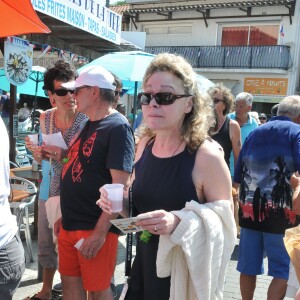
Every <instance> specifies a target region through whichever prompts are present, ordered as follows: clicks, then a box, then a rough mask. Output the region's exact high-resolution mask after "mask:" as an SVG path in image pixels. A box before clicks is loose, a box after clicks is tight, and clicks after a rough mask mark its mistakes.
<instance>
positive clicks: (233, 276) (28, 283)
mask: <svg viewBox="0 0 300 300" xmlns="http://www.w3.org/2000/svg"><path fill="white" fill-rule="evenodd" d="M33 246H34V252H35V253H36V251H37V242H36V240H34V241H33ZM24 247H26V246H25V243H24ZM125 249H126V248H125V237H120V238H119V252H118V263H117V267H116V271H115V283H116V286H117V290H118V292H119V294H120V292H121V290H122V286H123V283H124V280H125V278H124V255H125ZM237 253H238V244H237V245H236V247H235V250H234V252H233V255H232V258H231V261H230V264H229V268H228V271H227V276H226V283H225V290H224V299H225V300H229V299H242V298H241V294H240V289H239V273H238V272H237V271H236V264H237ZM266 264H267V262H265V269H267V265H266ZM54 281H55V283H57V282H59V274H58V273H56V275H55V280H54ZM269 282H270V278H269V277H268V276H259V278H258V283H257V288H256V292H255V298H254V299H255V300H263V299H267V297H266V295H267V288H268V285H269ZM40 288H41V283H40V282H38V281H37V260H36V259H35V261H34V263H27V264H26V271H25V273H24V275H23V278H22V282H21V284H20V287H19V288H18V290H17V292H16V294H15V295H14V297H13V300H22V299H24V298H25V297H26V296H29V295H33V294H35V293H36V292H37V291H38V290H39V289H40ZM285 299H290V298H285ZM153 300H155V299H153ZM183 300H184V299H183Z"/></svg>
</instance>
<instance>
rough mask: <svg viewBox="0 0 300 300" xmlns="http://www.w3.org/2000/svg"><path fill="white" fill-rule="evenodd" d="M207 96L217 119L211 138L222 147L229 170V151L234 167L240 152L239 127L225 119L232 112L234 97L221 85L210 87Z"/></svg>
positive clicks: (234, 122)
mask: <svg viewBox="0 0 300 300" xmlns="http://www.w3.org/2000/svg"><path fill="white" fill-rule="evenodd" d="M208 94H209V95H210V97H211V98H212V100H213V102H214V106H215V112H216V114H217V118H218V127H217V128H215V133H214V134H213V135H212V138H213V139H214V140H215V141H217V142H218V143H219V144H220V145H221V146H222V148H223V151H224V158H225V161H226V163H227V165H228V168H230V164H229V159H230V154H231V151H233V157H234V165H235V164H236V162H237V159H238V157H239V154H240V151H241V130H240V126H239V124H238V123H237V122H236V121H234V120H230V119H229V118H227V117H226V115H227V114H228V113H229V112H231V111H232V108H233V105H234V96H233V95H232V94H231V92H230V90H229V89H228V88H226V87H225V86H224V85H223V84H222V83H218V84H216V85H214V86H212V87H210V88H209V89H208Z"/></svg>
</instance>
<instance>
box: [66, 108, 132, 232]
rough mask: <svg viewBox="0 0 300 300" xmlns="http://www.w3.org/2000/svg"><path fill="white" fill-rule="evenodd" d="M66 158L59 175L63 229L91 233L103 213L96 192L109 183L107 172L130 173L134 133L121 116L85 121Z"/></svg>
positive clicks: (110, 180)
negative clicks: (89, 231) (66, 160)
mask: <svg viewBox="0 0 300 300" xmlns="http://www.w3.org/2000/svg"><path fill="white" fill-rule="evenodd" d="M67 157H68V162H67V163H65V164H64V165H63V170H62V175H61V177H62V181H61V194H60V195H61V201H60V203H61V212H62V226H63V228H64V229H65V230H90V229H94V227H95V225H96V223H97V221H98V219H99V217H100V215H101V212H102V211H101V209H100V208H99V206H97V205H96V201H97V200H98V199H99V198H100V192H99V188H100V187H101V186H103V185H104V184H107V183H112V177H111V173H110V169H115V170H120V171H125V172H129V173H130V172H132V168H133V162H134V138H133V131H132V129H131V127H130V125H129V124H128V122H127V120H126V119H125V118H124V117H123V116H122V115H121V114H120V113H114V114H111V115H109V116H107V117H106V118H104V119H102V120H99V121H88V122H87V124H86V126H85V127H84V128H83V130H82V132H81V133H80V135H79V137H78V139H77V140H76V141H75V142H74V143H73V144H72V146H71V147H70V148H69V150H68V156H67Z"/></svg>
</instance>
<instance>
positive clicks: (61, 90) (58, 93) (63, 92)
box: [53, 89, 74, 97]
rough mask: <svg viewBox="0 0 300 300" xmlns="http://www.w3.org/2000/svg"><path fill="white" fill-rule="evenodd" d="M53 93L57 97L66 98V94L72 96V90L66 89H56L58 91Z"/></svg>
mask: <svg viewBox="0 0 300 300" xmlns="http://www.w3.org/2000/svg"><path fill="white" fill-rule="evenodd" d="M53 93H55V94H56V95H57V96H61V97H63V96H66V95H67V94H68V93H70V94H72V95H73V94H74V91H73V90H66V89H58V90H54V91H53Z"/></svg>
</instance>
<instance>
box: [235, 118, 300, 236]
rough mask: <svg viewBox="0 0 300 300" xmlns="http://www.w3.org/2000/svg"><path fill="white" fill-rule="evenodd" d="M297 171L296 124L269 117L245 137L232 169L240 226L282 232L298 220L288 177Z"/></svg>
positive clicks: (299, 143)
mask: <svg viewBox="0 0 300 300" xmlns="http://www.w3.org/2000/svg"><path fill="white" fill-rule="evenodd" d="M295 171H300V125H298V124H295V123H293V122H292V121H291V120H290V119H289V118H287V117H273V118H272V119H271V120H270V121H269V122H268V123H266V124H264V125H263V126H260V127H258V128H257V129H255V130H254V131H253V132H251V133H250V135H249V136H248V138H247V139H246V141H245V143H244V145H243V147H242V150H241V153H240V156H239V160H238V162H237V166H236V169H235V176H234V181H235V182H237V183H240V211H239V223H240V226H241V227H244V228H248V229H253V230H259V231H263V232H269V233H281V234H282V233H284V231H285V229H287V228H290V227H294V226H296V225H298V224H299V217H297V216H296V215H295V213H294V212H293V211H292V188H291V186H290V183H289V180H290V177H291V175H292V174H293V172H295Z"/></svg>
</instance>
